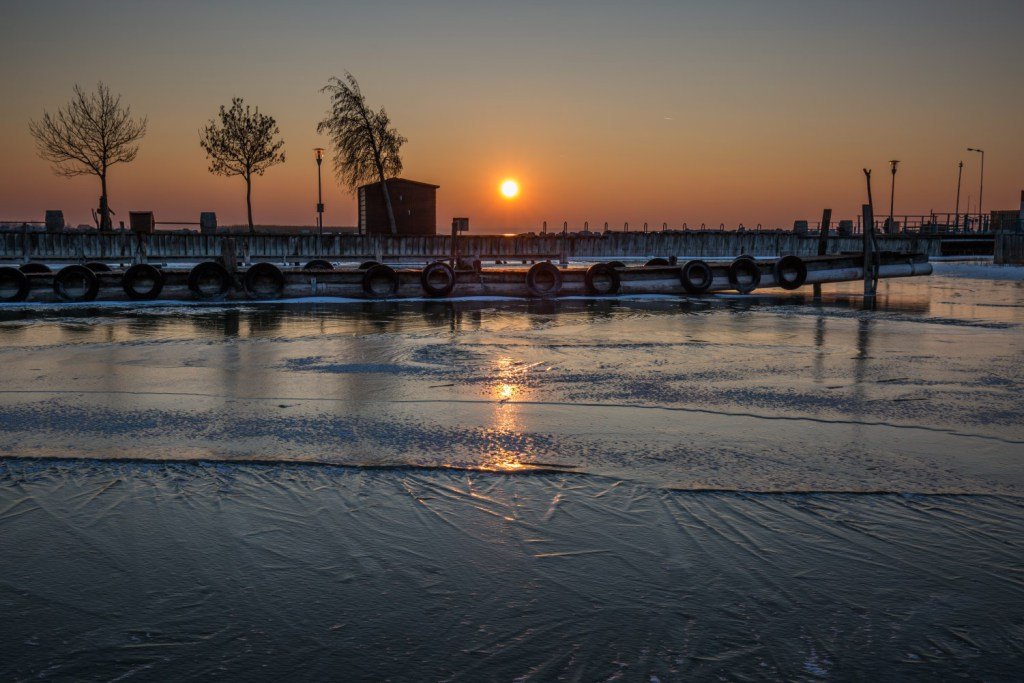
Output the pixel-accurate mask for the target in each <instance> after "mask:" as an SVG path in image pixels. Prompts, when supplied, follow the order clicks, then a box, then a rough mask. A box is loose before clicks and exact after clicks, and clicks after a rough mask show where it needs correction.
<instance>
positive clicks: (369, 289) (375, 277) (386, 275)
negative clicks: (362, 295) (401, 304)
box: [363, 263, 401, 299]
mask: <svg viewBox="0 0 1024 683" xmlns="http://www.w3.org/2000/svg"><path fill="white" fill-rule="evenodd" d="M381 284H383V285H384V286H385V287H386V289H382V288H381V287H380V285H381ZM400 284H401V281H400V280H399V279H398V273H396V272H395V269H394V268H391V267H390V266H385V265H382V264H380V263H378V264H377V265H375V266H371V267H370V268H367V269H366V272H365V273H363V291H364V292H366V294H367V296H372V297H373V298H375V299H387V298H388V297H391V296H395V295H396V294H398V286H399V285H400Z"/></svg>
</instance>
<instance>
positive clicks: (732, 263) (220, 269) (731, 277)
mask: <svg viewBox="0 0 1024 683" xmlns="http://www.w3.org/2000/svg"><path fill="white" fill-rule="evenodd" d="M232 245H233V242H232V241H230V240H226V241H225V243H224V245H222V246H226V247H229V248H228V249H226V250H225V253H224V254H223V255H222V256H221V257H220V258H218V259H209V260H201V261H200V262H199V263H198V264H196V265H194V266H191V267H165V266H163V265H161V266H159V267H158V266H155V265H153V264H150V263H145V262H141V261H136V262H135V263H134V264H132V265H131V266H128V267H123V266H119V265H114V266H113V267H111V266H110V265H108V264H107V263H105V262H103V261H89V262H87V263H85V264H71V265H66V266H63V267H62V268H60V269H59V270H54V269H51V268H50V267H48V266H47V265H45V264H43V263H41V262H39V261H33V262H30V263H27V264H22V265H21V266H18V267H13V266H0V302H5V303H12V302H21V301H41V302H57V301H64V302H88V301H94V300H96V299H102V300H105V301H148V300H157V299H164V300H174V301H181V300H205V301H218V300H277V299H294V298H303V297H334V298H339V299H401V298H434V299H444V298H448V297H454V296H462V297H465V296H477V297H479V296H503V297H531V298H554V297H563V296H615V295H620V294H627V295H628V294H669V295H692V296H699V295H703V294H709V293H714V292H722V291H735V292H738V293H740V294H749V293H751V292H753V291H755V290H758V289H765V288H781V289H784V290H794V289H798V288H800V287H803V286H804V285H808V284H811V285H820V284H822V283H828V282H843V281H850V280H863V279H864V268H865V264H864V257H863V255H862V254H860V253H852V254H848V255H836V256H811V257H807V258H802V257H799V256H796V255H793V254H789V255H786V256H782V257H779V258H768V259H755V258H753V257H752V256H747V255H743V256H739V257H737V258H734V259H707V260H704V259H687V260H670V259H664V258H655V259H651V260H650V261H648V262H647V263H644V264H640V265H635V266H627V265H625V264H624V263H622V262H621V261H609V262H598V263H594V264H591V265H589V266H582V265H577V266H569V267H559V266H557V265H555V264H554V263H551V262H550V261H536V262H535V263H533V265H531V266H530V267H529V268H527V267H525V266H518V267H515V266H508V265H501V266H493V267H484V266H483V265H482V264H481V263H480V261H474V263H473V265H472V266H467V265H466V264H465V263H460V262H458V261H456V262H455V263H454V264H452V263H450V262H447V261H440V260H439V261H434V262H432V263H430V264H427V265H426V266H424V267H402V266H399V265H394V267H392V266H389V265H385V264H383V263H378V262H376V261H368V262H365V263H362V264H360V265H359V266H355V265H349V266H336V265H335V264H333V263H331V262H330V261H327V260H324V259H314V260H312V261H310V262H308V263H306V264H303V265H302V266H297V267H296V266H283V265H279V264H278V263H273V262H270V261H259V262H257V263H253V264H251V265H246V264H245V263H244V262H242V261H240V260H239V259H237V258H235V257H233V256H232V252H231V250H230V247H231V246H232ZM877 264H878V269H877V277H881V278H888V277H912V276H917V275H928V274H930V273H931V271H932V267H931V264H929V263H928V257H927V256H926V255H924V254H904V253H898V252H882V253H880V254H879V259H878V262H877Z"/></svg>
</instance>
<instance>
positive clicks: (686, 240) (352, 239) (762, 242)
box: [0, 231, 992, 264]
mask: <svg viewBox="0 0 1024 683" xmlns="http://www.w3.org/2000/svg"><path fill="white" fill-rule="evenodd" d="M229 238H230V239H233V240H235V243H236V247H235V250H236V252H237V253H238V254H239V256H240V257H241V259H242V260H243V261H244V262H246V263H249V262H256V261H273V262H279V263H292V264H302V263H305V262H306V261H308V260H310V259H314V258H325V259H328V260H332V261H339V262H340V261H364V260H376V261H380V262H388V263H402V262H420V263H427V262H430V261H434V260H438V259H443V258H448V257H449V256H450V255H451V254H452V253H453V248H452V247H453V245H452V237H451V236H448V235H432V236H400V237H391V236H386V235H351V234H344V235H324V236H323V237H318V236H316V235H270V234H257V235H252V236H250V235H231V236H226V235H201V234H192V233H160V232H158V233H155V234H152V235H142V234H134V233H131V232H113V233H105V234H101V233H95V232H90V233H73V232H64V233H45V232H30V231H2V232H0V262H5V261H6V262H9V263H15V264H18V263H27V262H30V261H43V262H47V263H61V262H65V263H66V262H85V261H104V262H109V263H134V262H142V263H145V262H147V261H154V262H175V261H179V262H180V261H186V262H197V261H202V260H207V259H213V258H219V257H220V255H221V253H222V251H223V242H224V240H225V239H229ZM876 241H877V243H878V247H879V249H881V250H883V251H891V252H904V253H920V254H926V255H928V256H942V255H945V254H947V253H963V250H964V249H968V252H967V253H984V252H985V250H986V249H987V250H988V251H987V253H989V254H991V253H992V251H991V249H992V246H991V245H992V238H991V237H990V236H988V237H985V236H974V235H924V234H922V235H900V236H878V237H877V238H876ZM455 247H456V249H457V251H458V253H459V254H460V255H462V256H463V257H465V258H470V259H472V258H480V259H481V260H483V261H494V260H499V261H507V262H516V261H519V262H530V261H537V260H546V259H563V258H565V259H574V260H611V259H622V258H636V257H654V256H661V257H666V258H667V257H669V256H677V257H679V258H684V257H685V258H693V257H696V258H717V257H732V256H737V255H740V254H751V255H754V256H779V255H784V254H794V255H796V256H813V255H817V254H818V237H817V236H816V235H799V234H794V233H786V232H754V231H751V232H732V231H689V232H683V231H679V232H673V231H668V232H650V233H625V232H616V233H605V234H602V235H574V234H568V235H562V234H554V233H548V234H543V235H523V236H503V235H464V236H459V237H458V238H457V243H456V245H455ZM826 247H827V248H826V254H843V253H849V252H854V251H860V250H861V248H862V241H861V237H860V236H859V235H856V236H852V237H836V236H829V237H828V239H827V241H826ZM978 250H980V251H978Z"/></svg>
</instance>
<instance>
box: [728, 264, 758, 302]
mask: <svg viewBox="0 0 1024 683" xmlns="http://www.w3.org/2000/svg"><path fill="white" fill-rule="evenodd" d="M729 284H730V285H732V288H733V289H735V290H736V291H737V292H739V293H740V294H750V293H751V292H753V291H754V290H755V289H757V286H758V285H759V284H761V269H760V268H758V267H757V263H756V262H755V261H754V259H752V258H750V257H749V256H741V257H739V258H738V259H736V260H734V261H733V262H732V263H731V264H729Z"/></svg>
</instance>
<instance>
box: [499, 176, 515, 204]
mask: <svg viewBox="0 0 1024 683" xmlns="http://www.w3.org/2000/svg"><path fill="white" fill-rule="evenodd" d="M501 193H502V194H503V195H505V196H506V197H508V198H509V199H512V198H513V197H515V196H516V195H518V194H519V183H517V182H516V181H514V180H512V179H511V178H509V179H508V180H506V181H504V182H503V183H502V184H501Z"/></svg>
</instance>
